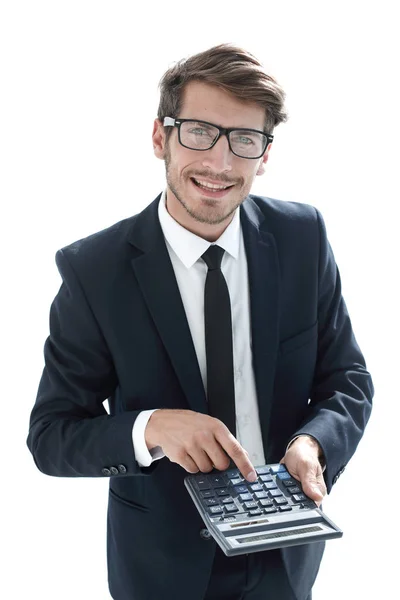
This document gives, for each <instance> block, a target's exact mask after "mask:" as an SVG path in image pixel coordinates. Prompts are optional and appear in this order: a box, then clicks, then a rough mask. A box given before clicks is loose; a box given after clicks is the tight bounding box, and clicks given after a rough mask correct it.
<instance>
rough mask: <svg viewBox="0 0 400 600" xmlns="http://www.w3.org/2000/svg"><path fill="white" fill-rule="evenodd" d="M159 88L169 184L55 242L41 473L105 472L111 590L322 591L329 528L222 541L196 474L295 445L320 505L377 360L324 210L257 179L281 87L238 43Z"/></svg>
mask: <svg viewBox="0 0 400 600" xmlns="http://www.w3.org/2000/svg"><path fill="white" fill-rule="evenodd" d="M160 88H161V94H160V105H159V109H158V115H157V119H156V120H155V122H154V127H153V137H152V139H153V146H154V152H155V155H156V157H158V158H159V159H161V160H163V161H165V167H166V183H167V185H166V189H165V190H164V191H163V192H162V193H161V194H160V195H159V196H158V197H157V198H156V199H155V200H154V201H153V202H151V203H150V204H149V206H148V207H147V208H146V209H145V210H144V211H143V212H141V213H140V214H138V215H135V216H133V217H130V218H128V219H125V220H124V221H121V222H120V223H117V224H115V225H113V226H111V227H109V228H108V229H106V230H104V231H101V232H98V233H96V234H94V235H91V236H89V237H87V238H85V239H82V240H79V241H77V242H75V243H74V244H71V245H70V246H67V247H65V248H63V249H61V250H59V251H58V252H57V255H56V261H57V265H58V268H59V271H60V274H61V276H62V285H61V288H60V290H59V292H58V294H57V296H56V298H55V299H54V302H53V304H52V307H51V314H50V335H49V337H48V339H47V341H46V344H45V367H44V371H43V375H42V378H41V381H40V385H39V390H38V395H37V399H36V403H35V406H34V407H33V410H32V414H31V421H30V430H29V436H28V446H29V448H30V450H31V452H32V454H33V456H34V459H35V463H36V465H37V467H38V468H39V469H40V470H41V471H42V472H43V473H47V474H49V475H55V476H60V477H109V478H110V486H109V505H108V521H107V551H108V578H109V587H110V592H111V595H112V597H113V598H114V599H115V600H153V599H154V600H160V599H161V598H162V599H166V600H170V599H171V600H172V598H173V599H174V600H188V598H190V600H306V599H310V598H311V588H312V586H313V583H314V581H315V578H316V575H317V572H318V569H319V565H320V561H321V558H322V554H323V549H324V545H323V543H320V542H314V543H310V544H304V545H301V546H297V547H289V548H282V549H277V550H269V551H264V552H255V553H251V554H248V555H246V554H245V555H240V556H234V557H227V556H225V555H224V554H223V552H222V551H221V550H220V548H219V547H218V546H217V545H216V543H215V542H214V540H213V539H212V538H210V535H209V533H208V531H207V530H206V529H204V524H203V522H202V521H201V519H200V517H199V514H198V512H197V509H196V508H195V506H194V504H193V503H192V501H191V499H190V496H189V494H188V493H187V491H186V488H185V486H184V483H183V480H184V477H185V476H186V475H187V473H197V472H200V471H201V472H204V473H207V472H210V471H211V470H212V469H213V468H215V469H217V470H220V471H223V470H225V469H227V468H228V467H229V465H230V464H232V463H234V464H235V465H236V466H237V467H238V468H239V470H240V471H241V474H242V475H243V477H244V478H246V479H247V480H248V481H255V480H256V479H257V473H256V471H255V467H257V466H260V465H264V464H266V463H275V462H279V461H283V462H284V463H285V464H286V467H287V469H288V470H289V471H290V473H291V474H292V476H293V477H295V478H296V479H298V480H299V481H300V482H301V484H302V486H303V489H304V491H305V493H306V494H308V495H309V496H310V497H311V498H313V499H314V500H315V501H316V502H317V503H318V504H320V503H321V501H322V500H323V498H324V496H325V494H326V493H327V492H330V491H331V489H332V486H333V485H334V484H335V483H336V481H337V480H338V478H339V476H340V474H341V473H342V472H343V470H344V468H345V466H346V464H347V463H348V461H349V460H350V458H351V457H352V456H353V454H354V452H355V450H356V448H357V445H358V443H359V441H360V439H361V437H362V435H363V432H364V429H365V426H366V424H367V421H368V419H369V416H370V411H371V403H372V396H373V385H372V381H371V377H370V374H369V373H368V371H367V369H366V365H365V362H364V359H363V356H362V354H361V351H360V348H359V346H358V345H357V342H356V340H355V337H354V334H353V331H352V326H351V322H350V318H349V315H348V312H347V309H346V305H345V303H344V300H343V298H342V294H341V286H340V276H339V272H338V270H337V267H336V264H335V260H334V256H333V253H332V250H331V247H330V245H329V243H328V240H327V236H326V231H325V226H324V222H323V219H322V217H321V215H320V213H319V211H318V210H317V209H315V208H313V207H312V206H310V205H306V204H300V203H294V202H285V201H280V200H275V199H271V198H267V197H262V196H256V195H252V194H251V187H252V184H253V181H254V179H255V177H256V176H257V175H262V174H263V173H264V172H265V167H266V163H267V161H268V156H269V153H270V152H271V147H272V143H273V138H274V133H273V132H274V130H275V128H276V126H277V125H279V123H282V122H284V121H286V119H287V115H286V112H285V108H284V98H285V95H284V92H283V90H282V88H281V87H280V86H279V84H278V83H277V82H276V80H275V79H274V78H273V77H271V76H270V75H268V74H267V73H266V72H265V70H264V68H263V66H262V65H261V64H260V62H259V61H258V60H257V59H256V58H255V57H254V56H252V55H251V54H250V53H248V52H247V51H245V50H243V49H241V48H237V47H235V46H232V45H229V44H222V45H220V46H216V47H214V48H211V49H209V50H206V51H204V52H201V53H199V54H196V55H194V56H192V57H189V58H187V59H185V60H182V61H180V62H178V63H177V64H176V65H174V66H173V67H171V68H170V69H168V71H167V72H166V73H165V75H164V76H163V78H162V80H161V85H160ZM106 399H108V403H109V409H110V410H109V413H110V414H107V412H106V411H105V409H104V407H103V402H104V400H106Z"/></svg>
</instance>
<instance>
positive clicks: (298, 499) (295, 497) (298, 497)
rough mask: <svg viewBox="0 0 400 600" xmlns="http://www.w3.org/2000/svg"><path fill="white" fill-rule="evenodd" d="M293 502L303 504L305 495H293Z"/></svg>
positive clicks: (305, 498)
mask: <svg viewBox="0 0 400 600" xmlns="http://www.w3.org/2000/svg"><path fill="white" fill-rule="evenodd" d="M293 500H294V501H295V502H304V500H307V496H306V495H305V494H294V495H293Z"/></svg>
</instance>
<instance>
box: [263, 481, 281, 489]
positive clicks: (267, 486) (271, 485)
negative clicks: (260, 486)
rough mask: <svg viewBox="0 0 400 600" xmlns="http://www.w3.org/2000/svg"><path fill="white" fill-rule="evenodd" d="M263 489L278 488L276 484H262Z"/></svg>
mask: <svg viewBox="0 0 400 600" xmlns="http://www.w3.org/2000/svg"><path fill="white" fill-rule="evenodd" d="M264 487H265V489H266V490H276V489H277V487H278V486H277V485H276V483H274V482H272V483H264Z"/></svg>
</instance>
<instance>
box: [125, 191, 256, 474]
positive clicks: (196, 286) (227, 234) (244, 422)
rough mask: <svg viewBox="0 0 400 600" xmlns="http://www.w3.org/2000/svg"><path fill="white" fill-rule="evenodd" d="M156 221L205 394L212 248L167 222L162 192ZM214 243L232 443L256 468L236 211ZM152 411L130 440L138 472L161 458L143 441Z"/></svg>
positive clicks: (246, 301)
mask: <svg viewBox="0 0 400 600" xmlns="http://www.w3.org/2000/svg"><path fill="white" fill-rule="evenodd" d="M158 216H159V219H160V224H161V228H162V231H163V234H164V237H165V241H166V246H167V249H168V253H169V256H170V259H171V262H172V267H173V269H174V272H175V277H176V280H177V283H178V287H179V291H180V294H181V297H182V302H183V306H184V309H185V313H186V318H187V321H188V324H189V329H190V333H191V335H192V339H193V344H194V348H195V351H196V356H197V360H198V363H199V367H200V372H201V377H202V379H203V384H204V389H205V390H207V365H206V352H205V332H204V286H205V281H206V275H207V271H208V267H207V265H206V263H205V262H204V260H203V259H202V258H201V256H202V254H204V252H205V251H206V250H207V249H208V248H209V247H210V246H211V245H212V244H211V243H210V242H208V241H207V240H205V239H203V238H201V237H199V236H197V235H195V234H194V233H192V232H190V231H188V230H187V229H185V228H184V227H182V225H180V224H179V223H178V222H177V221H175V220H174V219H173V218H172V217H171V215H170V214H169V213H168V211H167V208H166V192H165V191H164V192H163V194H162V196H161V198H160V202H159V207H158ZM215 244H218V246H221V248H223V249H224V250H225V253H224V255H223V258H222V263H221V269H222V272H223V274H224V277H225V279H226V283H227V285H228V289H229V295H230V300H231V311H232V342H233V365H234V378H235V381H234V385H235V410H236V438H237V440H238V441H239V443H240V444H241V445H242V446H243V448H244V449H245V450H247V452H248V453H249V458H250V460H251V462H252V463H253V465H254V466H257V465H264V464H265V457H264V449H263V443H262V437H261V428H260V419H259V414H258V404H257V395H256V387H255V379H254V371H253V366H252V344H251V321H250V298H249V283H248V272H247V259H246V252H245V247H244V242H243V234H242V228H241V224H240V211H239V209H236V212H235V215H234V218H233V219H232V221H231V223H230V224H229V226H228V227H227V228H226V229H225V231H224V232H223V234H222V235H221V237H220V238H219V239H218V240H217V241H216V242H215ZM154 410H157V407H155V408H154V409H152V410H144V411H142V412H141V413H140V414H139V416H138V417H137V419H136V420H135V423H134V425H133V430H132V440H133V446H134V451H135V457H136V460H137V462H138V463H139V465H140V466H142V467H148V466H149V465H150V464H151V463H152V462H153V461H154V460H157V459H159V458H162V457H163V456H164V453H163V452H162V449H161V448H160V447H157V448H153V449H152V450H151V451H150V452H149V450H148V449H147V446H146V442H145V437H144V432H145V428H146V425H147V422H148V420H149V418H150V416H151V414H152V413H153V412H154Z"/></svg>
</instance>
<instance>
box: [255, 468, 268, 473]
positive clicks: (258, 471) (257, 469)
mask: <svg viewBox="0 0 400 600" xmlns="http://www.w3.org/2000/svg"><path fill="white" fill-rule="evenodd" d="M256 472H257V473H258V475H266V474H267V473H269V468H268V467H256Z"/></svg>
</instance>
